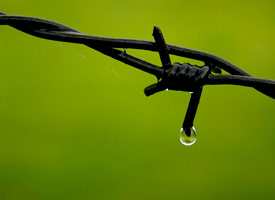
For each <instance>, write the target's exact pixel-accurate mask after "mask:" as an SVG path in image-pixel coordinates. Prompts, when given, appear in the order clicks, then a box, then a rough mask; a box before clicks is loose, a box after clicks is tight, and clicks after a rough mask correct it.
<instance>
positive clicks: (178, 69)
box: [0, 12, 275, 135]
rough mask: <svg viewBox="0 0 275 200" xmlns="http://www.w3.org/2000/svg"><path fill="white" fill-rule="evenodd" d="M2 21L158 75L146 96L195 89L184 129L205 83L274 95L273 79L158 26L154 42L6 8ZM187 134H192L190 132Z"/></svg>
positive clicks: (1, 17)
mask: <svg viewBox="0 0 275 200" xmlns="http://www.w3.org/2000/svg"><path fill="white" fill-rule="evenodd" d="M0 25H9V26H11V27H14V28H16V29H18V30H20V31H22V32H25V33H27V34H30V35H33V36H36V37H40V38H44V39H48V40H56V41H62V42H70V43H79V44H84V45H86V46H88V47H90V48H93V49H95V50H97V51H99V52H101V53H103V54H105V55H107V56H110V57H111V58H114V59H116V60H119V61H121V62H124V63H126V64H128V65H131V66H133V67H135V68H137V69H140V70H142V71H144V72H147V73H149V74H152V75H154V76H156V77H157V79H158V80H159V82H157V83H155V84H153V85H151V86H148V87H147V88H145V90H144V92H145V95H146V96H150V95H152V94H155V93H157V92H160V91H163V90H166V89H167V88H169V89H170V90H180V91H189V92H193V93H192V95H191V99H190V103H189V106H188V109H187V113H186V116H185V119H184V123H183V129H184V130H185V131H187V130H190V127H192V126H193V121H194V118H195V114H196V110H197V107H198V104H199V101H200V97H201V93H202V87H203V86H204V85H217V84H232V85H241V86H247V87H254V88H255V89H257V90H258V91H260V92H261V93H263V94H265V95H267V96H269V97H271V98H273V99H275V81H274V80H268V79H260V78H255V77H252V76H251V75H250V74H249V73H247V72H245V71H244V70H242V69H240V68H238V67H237V66H235V65H233V64H232V63H230V62H228V61H226V60H224V59H223V58H220V57H218V56H216V55H213V54H210V53H206V52H202V51H198V50H194V49H189V48H185V47H179V46H176V45H171V44H166V43H165V40H164V37H163V34H162V32H161V30H160V29H159V28H158V27H156V26H155V27H154V30H153V36H154V39H155V42H152V41H146V40H137V39H124V38H108V37H100V36H93V35H85V34H83V33H81V32H79V31H77V30H75V29H73V28H70V27H68V26H65V25H63V24H60V23H57V22H53V21H50V20H46V19H41V18H35V17H26V16H15V15H7V14H5V13H3V12H0ZM117 48H123V50H118V49H117ZM128 48H132V49H143V50H148V51H155V52H158V53H159V56H160V59H161V62H162V67H158V66H156V65H154V64H152V63H149V62H147V61H145V60H142V59H139V58H136V57H134V56H132V55H129V54H127V53H126V52H125V49H128ZM170 54H171V55H177V56H181V57H186V58H191V59H195V60H199V61H203V62H204V63H205V65H204V66H202V67H198V66H195V65H190V64H188V63H184V64H180V63H174V64H171V60H170V56H169V55H170ZM221 69H223V70H225V71H227V72H228V73H230V74H231V75H212V74H211V71H213V72H217V73H221ZM187 132H188V131H187ZM188 134H189V135H190V133H187V135H188Z"/></svg>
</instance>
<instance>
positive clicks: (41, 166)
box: [0, 0, 275, 200]
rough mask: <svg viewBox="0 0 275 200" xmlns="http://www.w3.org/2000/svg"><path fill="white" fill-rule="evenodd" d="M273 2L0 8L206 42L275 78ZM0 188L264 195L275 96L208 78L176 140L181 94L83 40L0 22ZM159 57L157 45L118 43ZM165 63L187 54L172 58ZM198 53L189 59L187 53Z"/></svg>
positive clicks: (273, 161)
mask: <svg viewBox="0 0 275 200" xmlns="http://www.w3.org/2000/svg"><path fill="white" fill-rule="evenodd" d="M274 7H275V3H274V1H272V0H267V1H264V0H262V1H253V0H249V1H248V0H247V1H237V0H236V1H211V0H210V1H209V0H208V1H197V0H193V1H180V0H170V1H164V0H162V1H148V0H147V1H144V0H131V1H115V0H112V1H111V0H109V1H105V0H90V1H89V0H84V1H77V0H68V1H65V0H61V1H58V0H54V1H53V0H47V1H34V0H24V1H19V0H9V1H1V3H0V8H1V11H2V12H5V13H7V14H13V15H26V16H34V17H40V18H46V19H50V20H53V21H57V22H60V23H63V24H65V25H68V26H70V27H73V28H75V29H77V30H79V31H81V32H83V33H86V34H91V35H99V36H109V37H123V38H137V39H145V40H153V37H152V30H153V26H154V25H158V26H159V27H160V28H161V29H162V31H163V33H164V36H165V38H166V42H167V43H170V44H176V45H180V46H185V47H189V48H193V49H198V50H202V51H207V52H211V53H213V54H216V55H219V56H221V57H223V58H225V59H227V60H229V61H230V62H232V63H234V64H236V65H237V66H239V67H241V68H242V69H244V70H246V71H248V72H249V73H251V74H253V75H255V76H257V77H262V78H269V79H275V73H274V72H275V70H274V69H275V68H274V67H275V66H274V55H275V40H274V35H275V14H274ZM0 38H1V39H0V45H1V46H0V47H1V48H0V55H1V62H0V63H1V67H0V94H1V97H0V199H1V200H12V199H42V200H44V199H68V200H71V199H80V200H82V199H100V200H103V199H106V200H117V199H131V200H134V199H138V200H140V199H150V200H151V199H158V200H162V199H173V200H177V199H274V198H275V173H274V169H275V135H274V130H275V123H274V114H275V104H274V100H273V99H271V98H268V97H267V96H264V95H262V94H260V93H258V92H257V91H256V90H254V89H251V88H244V87H237V86H206V87H205V88H204V91H203V95H202V99H201V103H200V106H199V109H198V113H197V116H196V120H195V127H196V130H197V135H198V140H197V142H196V143H195V144H194V145H193V146H191V147H186V146H184V145H182V144H181V143H180V141H179V130H180V127H181V124H182V121H183V119H184V115H185V111H186V109H187V105H188V102H189V98H190V94H189V93H183V92H174V91H168V92H162V93H159V94H156V95H154V96H152V97H149V98H148V97H145V95H144V94H143V89H144V87H146V86H148V85H149V84H152V83H154V82H156V79H155V78H154V77H153V76H150V75H148V74H145V73H144V72H142V71H139V70H137V69H134V68H132V67H130V66H128V65H125V64H123V63H120V62H118V61H116V60H113V59H111V58H109V57H106V56H104V55H102V54H100V53H98V52H96V51H94V50H92V49H90V48H88V47H86V46H84V45H78V44H69V43H62V42H56V41H48V40H44V39H40V38H35V37H33V36H30V35H27V34H25V33H22V32H19V31H18V30H16V29H13V28H11V27H8V26H0ZM127 52H128V53H130V54H133V55H136V56H138V57H141V58H144V59H146V60H148V61H150V62H153V63H156V64H158V65H159V64H160V61H159V58H158V54H156V53H150V52H143V51H133V50H128V51H127ZM172 59H173V62H176V61H177V62H190V60H187V59H184V58H178V57H172ZM192 63H197V62H192Z"/></svg>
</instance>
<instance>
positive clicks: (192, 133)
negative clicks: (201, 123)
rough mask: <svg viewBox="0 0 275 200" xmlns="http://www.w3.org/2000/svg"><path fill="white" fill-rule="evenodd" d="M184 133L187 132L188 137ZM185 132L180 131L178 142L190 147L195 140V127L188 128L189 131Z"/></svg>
mask: <svg viewBox="0 0 275 200" xmlns="http://www.w3.org/2000/svg"><path fill="white" fill-rule="evenodd" d="M186 131H189V133H190V136H188V135H187V133H186ZM186 131H185V130H184V129H183V128H181V129H180V142H181V143H182V144H184V145H185V146H191V145H192V144H194V143H195V142H196V140H197V134H196V130H195V127H194V126H192V127H190V128H189V130H188V129H187V130H186Z"/></svg>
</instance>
